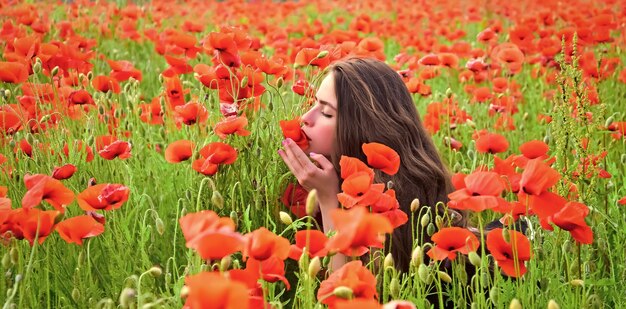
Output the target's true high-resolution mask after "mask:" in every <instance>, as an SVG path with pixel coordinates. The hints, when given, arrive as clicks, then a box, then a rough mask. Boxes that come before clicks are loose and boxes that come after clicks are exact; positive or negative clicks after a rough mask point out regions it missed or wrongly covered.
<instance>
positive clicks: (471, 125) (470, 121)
mask: <svg viewBox="0 0 626 309" xmlns="http://www.w3.org/2000/svg"><path fill="white" fill-rule="evenodd" d="M465 124H467V125H468V126H469V127H470V128H476V123H475V122H474V121H472V119H466V120H465Z"/></svg>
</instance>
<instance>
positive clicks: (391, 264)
mask: <svg viewBox="0 0 626 309" xmlns="http://www.w3.org/2000/svg"><path fill="white" fill-rule="evenodd" d="M394 264H395V263H394V261H393V256H392V255H391V253H387V255H386V256H385V259H384V260H383V267H384V268H385V269H387V267H391V268H394Z"/></svg>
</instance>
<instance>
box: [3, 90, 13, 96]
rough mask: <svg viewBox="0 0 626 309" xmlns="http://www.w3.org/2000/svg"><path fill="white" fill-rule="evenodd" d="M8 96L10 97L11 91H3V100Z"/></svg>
mask: <svg viewBox="0 0 626 309" xmlns="http://www.w3.org/2000/svg"><path fill="white" fill-rule="evenodd" d="M10 96H11V90H9V89H4V97H5V98H8V97H10Z"/></svg>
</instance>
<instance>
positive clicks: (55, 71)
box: [50, 66, 59, 77]
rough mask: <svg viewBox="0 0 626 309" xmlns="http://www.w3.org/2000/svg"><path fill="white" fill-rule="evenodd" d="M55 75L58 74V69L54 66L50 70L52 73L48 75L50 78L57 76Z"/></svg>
mask: <svg viewBox="0 0 626 309" xmlns="http://www.w3.org/2000/svg"><path fill="white" fill-rule="evenodd" d="M57 74H59V67H58V66H55V67H54V68H52V71H51V72H50V75H52V77H55V76H57Z"/></svg>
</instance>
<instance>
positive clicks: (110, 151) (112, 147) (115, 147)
mask: <svg viewBox="0 0 626 309" xmlns="http://www.w3.org/2000/svg"><path fill="white" fill-rule="evenodd" d="M131 148H132V146H131V144H130V143H129V142H125V141H121V140H117V139H114V140H113V141H112V142H111V143H110V144H105V145H103V147H102V150H100V151H98V154H99V155H100V156H101V157H103V158H105V159H107V160H113V159H115V158H119V159H120V160H124V159H128V158H130V156H131V153H130V151H131Z"/></svg>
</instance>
